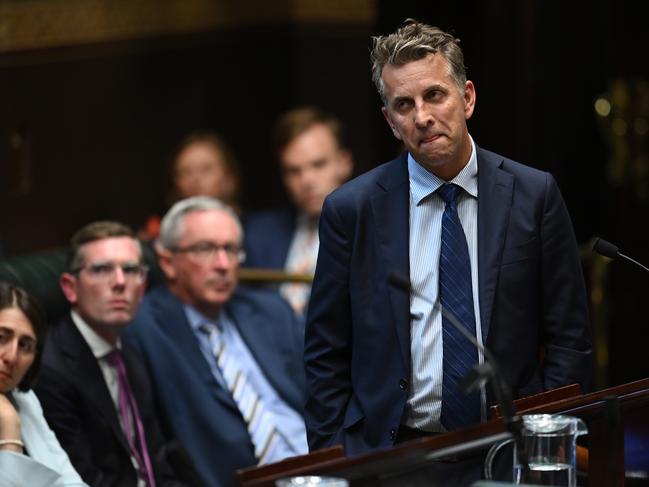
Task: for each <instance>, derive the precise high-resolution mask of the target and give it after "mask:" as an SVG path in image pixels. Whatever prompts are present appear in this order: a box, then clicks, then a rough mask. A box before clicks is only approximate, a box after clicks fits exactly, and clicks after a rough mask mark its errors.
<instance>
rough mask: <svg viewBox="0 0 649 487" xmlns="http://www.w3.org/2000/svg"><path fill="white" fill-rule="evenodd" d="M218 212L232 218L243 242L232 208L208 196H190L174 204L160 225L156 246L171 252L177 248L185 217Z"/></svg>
mask: <svg viewBox="0 0 649 487" xmlns="http://www.w3.org/2000/svg"><path fill="white" fill-rule="evenodd" d="M213 210H218V211H222V212H224V213H226V214H227V215H229V216H230V218H232V220H233V221H234V222H235V223H236V225H237V228H238V229H239V238H240V240H241V241H243V227H242V225H241V221H240V220H239V217H238V216H237V214H236V213H235V212H234V210H233V209H232V208H230V207H229V206H228V205H226V204H225V203H223V202H222V201H221V200H218V199H216V198H210V197H209V196H192V197H191V198H185V199H184V200H180V201H178V202H177V203H176V204H174V205H173V206H172V207H171V208H170V209H169V211H168V212H167V214H166V215H165V216H164V217H163V218H162V222H161V223H160V236H159V237H158V244H159V245H161V246H162V247H164V248H165V249H168V250H172V249H174V248H176V247H177V246H178V243H179V242H180V239H181V237H182V223H183V218H184V216H185V215H187V214H189V213H194V212H197V211H213Z"/></svg>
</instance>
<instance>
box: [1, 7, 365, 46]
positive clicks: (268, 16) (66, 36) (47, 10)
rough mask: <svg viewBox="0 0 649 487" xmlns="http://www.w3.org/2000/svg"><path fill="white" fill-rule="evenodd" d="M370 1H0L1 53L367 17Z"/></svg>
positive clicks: (359, 19) (363, 18)
mask: <svg viewBox="0 0 649 487" xmlns="http://www.w3.org/2000/svg"><path fill="white" fill-rule="evenodd" d="M375 10H376V7H375V0H353V1H345V0H335V1H327V2H322V1H317V0H298V1H283V2H282V1H278V2H273V3H272V4H269V3H268V2H266V1H264V0H251V1H246V2H239V1H236V0H227V1H226V0H222V1H214V0H166V1H163V2H161V1H159V0H110V1H109V0H59V1H54V0H49V1H30V2H26V1H23V0H17V1H10V2H4V3H3V4H2V6H0V53H2V52H9V51H20V50H28V49H43V48H51V47H63V46H76V45H83V44H90V43H98V42H112V41H117V40H128V39H138V38H144V37H150V36H160V35H170V34H180V33H188V32H203V31H211V30H217V29H223V28H230V27H241V26H251V25H260V24H269V23H277V22H364V23H366V22H371V21H372V19H373V18H374V15H375Z"/></svg>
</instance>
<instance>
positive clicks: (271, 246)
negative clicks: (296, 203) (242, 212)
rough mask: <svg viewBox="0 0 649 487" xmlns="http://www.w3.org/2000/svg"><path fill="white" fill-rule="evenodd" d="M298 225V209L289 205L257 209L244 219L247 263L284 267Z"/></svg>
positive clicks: (258, 265) (247, 264) (248, 264)
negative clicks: (258, 210) (263, 209)
mask: <svg viewBox="0 0 649 487" xmlns="http://www.w3.org/2000/svg"><path fill="white" fill-rule="evenodd" d="M296 227H297V212H296V211H295V210H294V209H292V208H279V209H274V210H267V211H260V212H256V213H251V214H250V215H248V216H247V217H246V219H245V222H244V243H243V245H244V250H245V251H246V261H245V266H246V267H259V268H269V269H284V267H285V266H286V259H287V257H288V251H289V248H290V246H291V241H292V240H293V234H294V233H295V230H296Z"/></svg>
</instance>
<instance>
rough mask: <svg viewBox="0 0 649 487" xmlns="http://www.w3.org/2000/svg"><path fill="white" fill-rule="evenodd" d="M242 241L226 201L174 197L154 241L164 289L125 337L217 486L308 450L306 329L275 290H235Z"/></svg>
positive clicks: (150, 298) (178, 433)
mask: <svg viewBox="0 0 649 487" xmlns="http://www.w3.org/2000/svg"><path fill="white" fill-rule="evenodd" d="M242 238H243V233H242V229H241V225H240V223H239V219H238V217H237V215H236V214H235V213H234V212H233V211H232V209H231V208H230V207H228V206H226V205H224V204H223V203H221V202H220V201H218V200H215V199H212V198H209V197H204V196H198V197H192V198H188V199H185V200H181V201H179V202H178V203H176V204H175V205H174V206H173V207H172V208H171V209H170V210H169V211H168V212H167V214H166V215H165V216H164V218H163V219H162V225H161V228H160V238H159V240H158V241H157V244H156V250H157V252H158V260H159V263H160V267H161V268H162V271H163V272H164V275H165V279H166V286H165V285H162V286H160V287H157V288H154V289H152V290H150V291H149V292H148V293H147V296H146V298H145V299H144V302H143V304H142V307H141V308H140V311H139V312H138V315H137V317H136V319H135V322H134V323H133V326H131V327H130V328H129V330H128V332H127V333H126V339H127V340H130V341H131V342H132V343H134V344H135V345H136V346H137V347H138V348H139V349H140V350H141V352H142V353H143V356H144V358H145V360H146V363H147V366H148V368H149V370H150V372H151V375H152V377H153V378H154V383H155V388H156V393H157V394H156V396H157V397H158V398H159V400H160V406H161V410H162V416H163V418H164V419H163V421H164V425H165V426H166V429H168V430H169V431H171V432H172V433H173V434H174V435H175V437H176V438H178V441H179V442H180V443H181V444H182V446H183V447H184V448H185V450H186V451H187V452H188V454H189V455H190V457H191V458H192V460H194V463H195V465H196V468H197V470H198V471H199V473H200V474H201V476H202V477H203V479H204V480H205V482H206V483H207V485H210V486H231V485H233V472H234V471H235V470H236V469H238V468H242V467H248V466H251V465H256V464H264V463H271V462H275V461H278V460H281V459H283V458H286V457H289V456H294V455H298V454H303V453H306V451H307V443H306V431H305V427H304V420H303V418H302V410H303V403H304V377H303V368H302V360H303V356H302V342H301V336H302V334H301V333H300V332H299V328H298V326H297V324H296V321H295V320H296V317H295V314H294V313H293V311H292V310H291V308H290V307H289V305H288V304H287V303H286V302H285V301H284V300H283V299H281V298H280V297H279V296H278V295H277V293H273V292H270V291H250V290H248V291H246V290H244V289H239V288H238V278H237V271H238V267H239V263H240V262H241V261H242V260H243V258H244V253H243V251H242V247H241V242H242ZM235 382H236V383H235Z"/></svg>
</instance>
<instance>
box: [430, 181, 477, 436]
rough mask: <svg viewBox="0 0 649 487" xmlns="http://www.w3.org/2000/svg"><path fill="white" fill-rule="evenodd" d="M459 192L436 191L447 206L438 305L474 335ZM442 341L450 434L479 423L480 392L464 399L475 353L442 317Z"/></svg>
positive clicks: (445, 419)
mask: <svg viewBox="0 0 649 487" xmlns="http://www.w3.org/2000/svg"><path fill="white" fill-rule="evenodd" d="M459 191H461V188H460V187H459V186H456V185H455V184H444V185H442V186H441V187H440V188H439V189H438V190H437V193H438V194H439V195H440V197H441V198H442V199H443V200H444V202H445V203H446V207H445V209H444V213H443V215H442V238H441V248H440V258H439V289H440V302H441V305H442V308H443V309H445V310H446V311H448V312H450V313H451V314H452V315H453V316H455V317H456V318H457V319H458V320H459V322H460V323H462V324H463V325H464V326H466V328H467V330H468V331H469V333H471V334H472V335H475V314H474V311H473V288H472V285H471V261H470V259H469V249H468V246H467V243H466V237H465V235H464V230H463V228H462V223H461V222H460V217H459V216H458V212H457V196H458V192H459ZM442 337H443V338H442V339H443V349H444V358H443V373H444V377H443V381H442V412H441V416H440V421H441V423H442V425H443V426H444V427H445V428H446V429H447V430H449V431H450V430H455V429H459V428H462V427H465V426H469V425H472V424H477V423H479V422H480V392H479V391H474V392H472V393H470V394H468V395H467V394H466V393H465V392H463V391H462V390H461V389H460V387H459V382H460V381H461V380H462V379H463V378H464V377H465V376H466V375H467V374H468V373H469V372H470V371H471V369H472V368H473V367H474V366H475V365H476V364H477V363H478V351H477V350H476V348H475V346H474V345H473V344H472V343H471V342H469V341H468V340H467V339H466V338H465V337H464V336H462V333H461V332H460V331H459V330H457V329H456V328H455V327H454V326H453V324H452V323H451V322H450V321H449V320H447V319H446V317H444V315H442Z"/></svg>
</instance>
